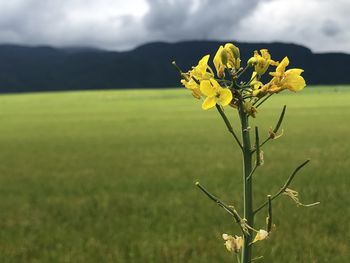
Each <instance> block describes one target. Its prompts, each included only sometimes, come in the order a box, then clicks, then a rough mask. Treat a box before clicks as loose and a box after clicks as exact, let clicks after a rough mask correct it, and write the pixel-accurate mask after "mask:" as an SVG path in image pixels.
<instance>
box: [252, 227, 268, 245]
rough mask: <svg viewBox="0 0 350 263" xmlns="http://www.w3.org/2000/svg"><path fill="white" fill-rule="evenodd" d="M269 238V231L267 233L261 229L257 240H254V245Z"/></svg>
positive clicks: (256, 237)
mask: <svg viewBox="0 0 350 263" xmlns="http://www.w3.org/2000/svg"><path fill="white" fill-rule="evenodd" d="M268 236H269V233H268V232H267V231H265V230H263V229H260V230H259V231H258V233H257V234H256V236H255V238H254V240H253V242H252V243H255V242H257V241H260V240H264V239H266V238H267V237H268Z"/></svg>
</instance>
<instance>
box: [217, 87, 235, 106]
mask: <svg viewBox="0 0 350 263" xmlns="http://www.w3.org/2000/svg"><path fill="white" fill-rule="evenodd" d="M217 100H218V102H219V104H220V105H222V106H227V105H228V104H230V102H231V101H232V92H231V91H230V90H229V89H223V88H221V89H220V90H219V97H218V98H217Z"/></svg>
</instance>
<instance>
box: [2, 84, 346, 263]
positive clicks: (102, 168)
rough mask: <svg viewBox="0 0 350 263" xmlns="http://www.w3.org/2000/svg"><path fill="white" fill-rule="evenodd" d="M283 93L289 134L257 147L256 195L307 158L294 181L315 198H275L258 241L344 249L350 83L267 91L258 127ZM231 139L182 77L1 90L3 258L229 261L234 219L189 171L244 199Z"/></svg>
mask: <svg viewBox="0 0 350 263" xmlns="http://www.w3.org/2000/svg"><path fill="white" fill-rule="evenodd" d="M284 104H287V105H288V109H287V114H286V117H285V122H284V124H283V125H282V126H283V128H284V136H283V137H282V138H280V139H278V140H275V141H273V142H271V143H269V144H268V145H266V146H265V147H264V152H265V165H264V166H263V167H261V169H260V170H258V171H257V173H256V174H255V176H254V180H255V189H254V192H255V195H256V198H255V201H254V203H255V204H256V205H259V204H260V203H261V202H262V201H263V200H264V199H265V196H266V194H269V193H274V192H276V191H277V190H278V189H279V187H280V186H281V185H282V184H283V183H284V181H285V179H286V178H287V177H288V176H289V175H290V173H291V172H292V171H293V169H294V168H295V167H296V166H297V165H298V164H300V163H301V162H303V161H304V160H305V159H307V158H311V160H312V161H311V163H310V164H309V165H308V166H307V167H306V168H305V169H304V170H303V171H302V172H301V173H300V174H298V176H297V178H296V179H295V181H294V182H293V184H292V185H291V188H293V189H296V190H298V191H299V193H300V196H301V201H303V202H306V203H307V202H314V201H320V202H321V204H320V205H319V206H317V207H312V208H304V207H297V206H296V205H295V204H294V203H293V202H292V201H291V200H290V199H288V198H287V197H285V196H282V197H281V198H279V199H278V200H276V202H275V203H274V219H275V224H276V226H277V228H276V231H275V232H273V233H272V235H271V237H270V239H268V240H267V241H265V242H260V244H259V243H257V245H256V249H255V250H254V255H255V256H260V255H263V256H264V260H263V261H257V262H286V263H289V262H308V263H312V262H332V263H337V262H339V263H340V262H348V261H349V257H350V241H349V240H350V230H349V219H350V195H349V187H350V174H349V169H350V154H349V153H350V143H349V142H350V141H349V137H348V136H349V131H350V123H349V120H350V88H347V87H317V88H307V89H306V90H305V91H304V92H302V93H298V94H291V93H282V94H279V95H276V96H274V97H272V98H271V99H270V101H269V102H268V103H266V104H265V105H264V106H263V107H261V108H260V110H259V113H258V118H257V119H255V120H253V123H252V125H256V124H258V125H259V126H260V130H261V133H262V134H264V131H265V134H267V130H268V129H269V127H270V126H273V125H274V123H275V120H276V118H277V117H278V115H279V112H280V110H281V108H282V106H283V105H284ZM226 111H227V112H228V114H230V118H231V120H232V123H233V124H234V126H235V128H236V129H238V126H237V125H238V121H237V116H236V115H237V114H236V112H235V111H234V110H233V109H228V108H227V110H226ZM235 146H236V145H234V144H233V141H232V138H231V137H230V134H229V133H227V132H226V130H225V126H224V124H223V122H222V120H221V119H220V118H219V116H218V113H217V112H216V111H215V110H211V111H206V112H204V111H202V110H201V109H200V102H198V101H195V100H194V99H193V98H192V97H191V95H190V94H189V93H188V92H187V91H186V90H182V89H181V90H147V91H139V90H132V91H100V92H66V93H45V94H44V93H38V94H23V95H2V96H0V149H1V150H0V262H118V263H119V262H121V263H124V262H136V263H139V262H159V263H160V262H161V263H164V262H179V263H180V262H181V263H183V262H194V263H198V262H201V263H213V262H234V261H233V257H232V255H230V254H229V253H228V252H227V251H226V250H225V249H224V246H223V240H222V239H221V234H222V233H238V229H237V227H236V226H235V225H234V224H233V222H232V220H231V218H230V217H229V215H228V214H226V213H225V212H224V211H222V210H221V209H220V208H219V207H217V206H216V205H215V204H214V203H212V202H211V201H210V200H208V199H207V198H206V197H205V196H204V195H203V194H202V193H201V192H199V191H198V190H197V189H196V188H195V186H194V182H195V181H196V180H199V181H200V182H201V183H202V184H203V185H204V186H206V187H207V188H208V189H209V190H210V191H212V192H213V193H215V194H216V195H218V196H220V197H221V198H222V199H223V200H225V201H226V202H227V203H230V204H234V205H235V206H236V207H237V209H238V210H239V211H240V210H241V199H240V198H241V197H240V192H241V188H242V185H241V159H240V155H239V151H238V148H237V147H235ZM259 215H260V217H259V219H258V220H257V227H258V228H259V227H261V228H263V227H264V220H265V216H266V214H265V211H262V213H261V214H259Z"/></svg>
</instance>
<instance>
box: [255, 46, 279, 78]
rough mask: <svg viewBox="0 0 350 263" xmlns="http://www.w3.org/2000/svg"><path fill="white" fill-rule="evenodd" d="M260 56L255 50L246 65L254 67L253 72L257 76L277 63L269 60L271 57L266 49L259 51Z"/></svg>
mask: <svg viewBox="0 0 350 263" xmlns="http://www.w3.org/2000/svg"><path fill="white" fill-rule="evenodd" d="M260 54H261V55H260ZM260 54H259V52H258V51H257V50H255V51H254V56H253V57H251V58H250V59H249V60H248V64H250V65H252V66H254V70H255V71H256V72H257V74H259V75H262V74H264V73H265V72H266V70H267V69H268V68H269V66H270V65H273V66H277V65H278V62H276V61H274V60H272V59H271V55H270V53H269V51H268V50H267V49H260Z"/></svg>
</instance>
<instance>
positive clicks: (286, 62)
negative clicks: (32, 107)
mask: <svg viewBox="0 0 350 263" xmlns="http://www.w3.org/2000/svg"><path fill="white" fill-rule="evenodd" d="M288 65H289V59H288V57H284V58H283V59H282V61H281V62H280V63H279V64H278V66H277V68H276V72H279V73H283V72H284V71H285V69H286V67H287V66H288Z"/></svg>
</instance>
